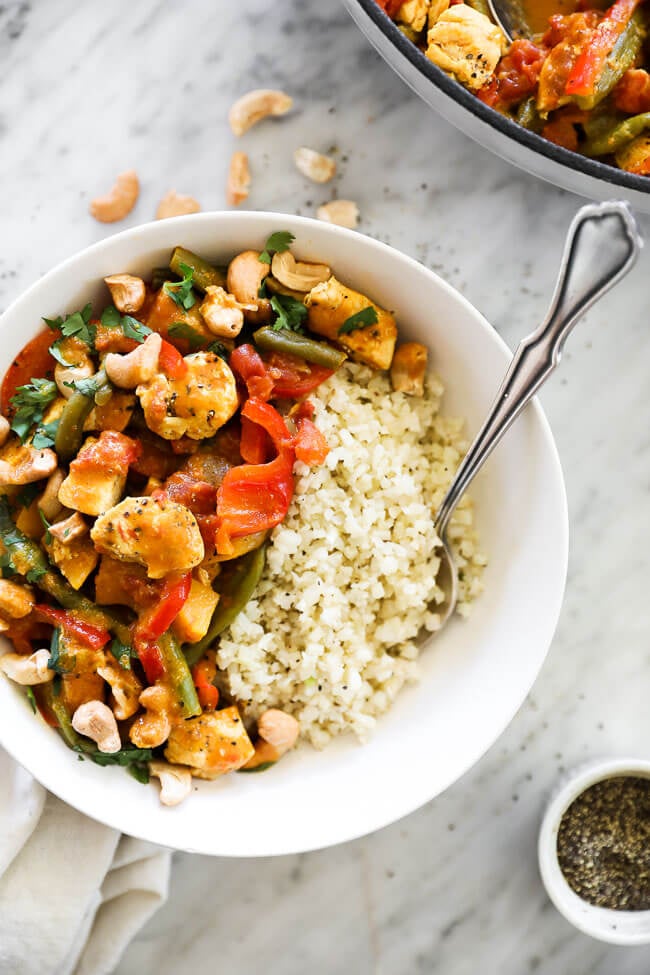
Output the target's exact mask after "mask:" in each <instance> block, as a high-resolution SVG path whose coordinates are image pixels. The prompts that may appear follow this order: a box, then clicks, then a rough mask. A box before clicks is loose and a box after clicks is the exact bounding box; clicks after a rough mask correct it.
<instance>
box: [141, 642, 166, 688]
mask: <svg viewBox="0 0 650 975" xmlns="http://www.w3.org/2000/svg"><path fill="white" fill-rule="evenodd" d="M133 646H134V647H135V650H136V653H137V655H138V659H139V661H140V663H141V664H142V669H143V670H144V672H145V676H146V678H147V680H148V681H149V683H150V684H155V683H156V681H157V680H160V678H161V677H164V675H165V664H164V662H163V658H162V652H161V650H160V647H159V646H158V644H157V643H147V642H146V641H145V640H142V639H141V638H140V637H139V636H138V635H137V633H136V635H135V636H134V637H133Z"/></svg>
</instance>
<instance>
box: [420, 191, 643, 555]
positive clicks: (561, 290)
mask: <svg viewBox="0 0 650 975" xmlns="http://www.w3.org/2000/svg"><path fill="white" fill-rule="evenodd" d="M642 246H643V240H642V238H641V235H640V233H639V230H638V227H637V225H636V221H635V219H634V217H633V216H632V212H631V211H630V209H629V207H628V205H627V204H626V203H619V202H615V201H614V202H609V203H590V204H588V205H587V206H584V207H582V209H580V210H579V211H578V212H577V214H576V215H575V217H574V218H573V221H572V223H571V226H570V227H569V231H568V234H567V238H566V243H565V245H564V253H563V255H562V263H561V265H560V272H559V275H558V280H557V284H556V286H555V293H554V294H553V298H552V300H551V306H550V308H549V310H548V312H547V315H546V318H545V319H544V321H543V322H542V324H541V325H540V326H539V327H538V328H537V329H536V330H535V331H534V332H533V333H532V334H531V335H529V336H528V337H527V338H525V339H522V341H521V342H520V344H519V346H518V347H517V350H516V352H515V354H514V356H513V358H512V362H511V363H510V366H509V368H508V371H507V373H506V375H505V378H504V380H503V382H502V384H501V388H500V389H499V392H498V393H497V396H496V399H495V401H494V403H493V404H492V407H491V409H490V412H489V414H488V417H487V419H486V421H485V423H484V424H483V426H482V427H481V429H480V430H479V432H478V434H477V436H476V439H475V440H474V442H473V443H472V445H471V447H470V448H469V450H468V451H467V454H466V455H465V457H464V459H463V461H462V462H461V464H460V466H459V468H458V470H457V471H456V475H455V477H454V479H453V481H452V482H451V484H450V486H449V490H448V491H447V494H446V495H445V497H444V498H443V501H442V503H441V505H440V507H439V509H438V512H437V514H436V517H435V524H436V528H437V531H438V534H439V535H441V536H443V535H444V533H445V531H446V529H447V526H448V524H449V519H450V518H451V516H452V514H453V511H454V509H455V507H456V505H457V504H458V502H459V501H460V499H461V497H462V495H463V494H464V493H465V491H466V490H467V487H468V486H469V483H470V481H472V480H473V479H474V478H475V477H476V475H477V474H478V472H479V470H480V469H481V468H482V467H483V464H484V463H485V461H486V460H487V458H488V457H489V455H490V454H491V453H492V451H493V450H494V448H495V447H496V445H497V444H498V443H499V441H500V440H501V438H502V437H503V435H504V433H505V432H506V430H508V429H509V427H510V425H511V424H512V423H513V421H514V420H515V419H516V418H517V417H518V416H519V414H520V413H521V411H522V410H523V408H524V407H525V406H526V405H527V403H528V402H529V400H531V399H532V397H533V396H534V395H535V393H536V392H537V390H538V389H539V388H540V386H541V385H542V384H543V383H544V382H545V381H546V379H548V377H549V376H550V374H551V373H552V372H553V370H554V369H555V368H556V366H558V365H559V362H560V359H561V357H562V349H563V347H564V343H565V341H566V339H567V336H568V335H569V333H570V332H571V330H572V329H573V326H574V325H575V324H576V322H577V321H578V320H579V319H580V318H581V317H582V316H583V315H584V314H585V312H586V311H587V310H588V309H589V308H591V306H592V305H593V304H594V303H595V302H596V301H598V299H599V298H600V297H601V296H602V295H604V294H605V293H606V292H607V291H609V289H610V288H612V287H613V286H614V285H615V284H616V283H617V282H618V281H620V280H621V278H623V277H624V276H625V275H626V274H627V272H628V271H629V270H630V269H631V268H632V267H633V265H634V263H635V261H636V259H637V257H638V256H639V253H640V251H641V248H642Z"/></svg>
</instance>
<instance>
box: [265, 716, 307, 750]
mask: <svg viewBox="0 0 650 975" xmlns="http://www.w3.org/2000/svg"><path fill="white" fill-rule="evenodd" d="M257 733H258V735H259V736H260V738H263V739H264V741H268V743H269V745H273V747H274V748H275V749H276V751H277V752H278V753H279V755H284V753H285V752H288V751H289V749H290V748H293V746H294V745H295V744H296V741H297V740H298V735H299V734H300V725H299V724H298V722H297V721H296V719H295V718H294V717H293V715H291V714H287V713H286V711H279V710H278V709H277V708H270V710H268V711H265V712H264V714H262V715H261V716H260V718H259V721H258V722H257Z"/></svg>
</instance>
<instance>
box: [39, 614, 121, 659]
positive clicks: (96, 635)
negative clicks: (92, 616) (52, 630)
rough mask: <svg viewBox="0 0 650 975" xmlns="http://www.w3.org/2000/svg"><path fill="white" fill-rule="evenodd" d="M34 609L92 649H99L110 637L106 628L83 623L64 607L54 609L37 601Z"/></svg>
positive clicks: (53, 624) (49, 621)
mask: <svg viewBox="0 0 650 975" xmlns="http://www.w3.org/2000/svg"><path fill="white" fill-rule="evenodd" d="M34 609H35V610H36V612H37V613H38V614H39V616H42V618H43V619H44V620H47V622H48V623H51V624H52V626H60V627H61V629H63V630H67V631H68V632H69V633H72V634H73V635H74V636H76V638H77V639H78V640H79V641H80V642H81V643H84V644H85V645H86V646H88V647H91V648H92V649H93V650H101V649H102V647H105V646H106V644H107V643H108V641H109V640H110V639H111V635H110V633H109V632H108V630H104V629H103V628H102V627H101V626H93V625H92V623H85V622H84V621H83V620H80V619H79V618H78V617H77V616H74V615H73V614H72V613H68V612H67V611H66V610H64V609H56V608H55V607H54V606H46V605H45V604H44V603H37V604H36V606H34Z"/></svg>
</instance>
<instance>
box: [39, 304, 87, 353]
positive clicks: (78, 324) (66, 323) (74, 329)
mask: <svg viewBox="0 0 650 975" xmlns="http://www.w3.org/2000/svg"><path fill="white" fill-rule="evenodd" d="M92 313H93V306H92V305H91V304H90V302H89V303H88V304H87V305H85V306H84V307H83V308H82V310H81V311H74V312H73V313H72V314H71V315H66V316H65V318H61V316H60V315H59V316H58V318H44V319H43V321H44V322H45V324H46V325H47V327H48V328H51V329H54V331H59V332H61V334H62V335H63V336H64V337H65V338H69V337H70V336H71V335H74V336H75V337H76V338H78V339H81V341H82V342H85V343H86V345H89V346H90V347H91V348H93V346H94V344H95V335H96V332H97V329H96V328H95V326H94V325H91V323H90V319H91V317H92Z"/></svg>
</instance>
